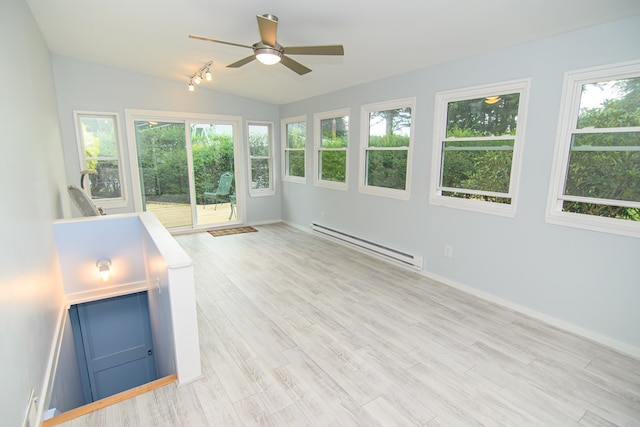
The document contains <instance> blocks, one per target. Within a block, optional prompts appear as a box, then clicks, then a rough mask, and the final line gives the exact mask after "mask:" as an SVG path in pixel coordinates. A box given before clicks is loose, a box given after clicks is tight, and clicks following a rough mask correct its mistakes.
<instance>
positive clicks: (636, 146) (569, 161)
mask: <svg viewBox="0 0 640 427" xmlns="http://www.w3.org/2000/svg"><path fill="white" fill-rule="evenodd" d="M564 94H565V96H564V98H563V109H562V110H561V117H560V122H559V126H560V129H559V131H558V142H557V146H556V161H555V162H554V170H553V176H552V186H551V189H550V192H549V194H550V195H549V208H548V211H547V220H548V221H549V222H554V223H560V224H563V225H570V226H577V227H582V228H589V229H594V230H598V231H607V232H614V233H618V234H624V235H629V234H630V235H637V236H640V62H637V61H636V62H632V63H625V64H618V65H612V66H606V67H598V68H594V69H589V70H581V71H575V72H569V73H567V74H566V75H565V90H564Z"/></svg>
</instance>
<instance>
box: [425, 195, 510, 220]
mask: <svg viewBox="0 0 640 427" xmlns="http://www.w3.org/2000/svg"><path fill="white" fill-rule="evenodd" d="M512 202H513V200H512ZM429 203H430V204H432V205H435V206H444V207H448V208H453V209H463V210H467V211H472V212H479V213H485V214H489V215H498V216H504V217H509V218H513V217H514V216H516V208H515V206H514V205H513V203H511V204H508V205H507V204H504V203H493V202H484V201H481V200H468V199H458V198H454V197H446V196H431V197H430V198H429Z"/></svg>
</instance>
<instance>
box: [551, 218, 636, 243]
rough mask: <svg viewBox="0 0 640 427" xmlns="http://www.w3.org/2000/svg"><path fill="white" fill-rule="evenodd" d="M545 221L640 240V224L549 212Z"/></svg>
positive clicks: (622, 220)
mask: <svg viewBox="0 0 640 427" xmlns="http://www.w3.org/2000/svg"><path fill="white" fill-rule="evenodd" d="M545 221H546V222H547V224H555V225H561V226H565V227H574V228H582V229H584V230H591V231H598V232H601V233H609V234H617V235H620V236H626V237H635V238H640V222H636V221H630V220H625V219H615V218H603V217H597V216H592V215H585V214H578V213H572V212H548V213H547V215H546V216H545Z"/></svg>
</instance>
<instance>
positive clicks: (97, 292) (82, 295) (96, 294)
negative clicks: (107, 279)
mask: <svg viewBox="0 0 640 427" xmlns="http://www.w3.org/2000/svg"><path fill="white" fill-rule="evenodd" d="M148 287H149V286H148V284H147V282H146V281H140V282H132V283H126V284H124V285H118V286H105V287H103V288H99V289H92V290H90V291H83V292H74V293H70V294H67V301H66V302H67V307H68V306H70V305H74V304H82V303H85V302H89V301H96V300H100V299H104V298H112V297H119V296H122V295H128V294H134V293H136V292H143V291H146V290H148Z"/></svg>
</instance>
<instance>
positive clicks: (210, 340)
mask: <svg viewBox="0 0 640 427" xmlns="http://www.w3.org/2000/svg"><path fill="white" fill-rule="evenodd" d="M256 229H257V230H258V232H257V233H247V234H238V235H233V236H225V237H220V238H214V237H212V236H210V235H209V234H207V233H197V234H192V235H181V236H177V237H176V239H177V240H178V242H179V243H180V244H181V245H182V246H183V248H184V249H185V251H186V252H187V253H188V254H189V256H190V257H191V258H192V259H193V261H194V278H195V281H196V299H197V315H198V326H199V336H200V347H201V359H202V368H203V378H202V379H200V380H198V381H195V382H193V383H191V384H187V385H185V386H182V387H176V386H175V385H170V386H166V387H162V388H161V389H158V390H154V391H152V392H149V393H147V394H144V395H140V396H137V397H136V398H134V399H131V400H129V401H126V402H121V403H118V404H116V405H113V406H111V407H109V408H104V409H101V410H99V411H96V412H93V413H90V414H87V415H85V416H82V417H80V418H77V419H75V420H71V421H68V422H67V423H64V424H62V425H64V426H66V427H87V426H90V427H111V426H121V425H123V426H124V425H126V426H130V427H147V426H154V427H155V426H171V427H174V426H189V427H191V426H207V427H209V426H223V427H227V426H230V427H236V426H278V427H280V426H285V427H286V426H322V427H324V426H332V427H333V426H341V427H342V426H388V425H394V426H395V425H416V426H428V427H441V426H464V427H467V426H503V425H504V426H527V427H529V426H541V427H542V426H544V427H549V426H553V427H555V426H561V427H565V426H613V425H617V426H640V360H637V359H634V358H632V357H629V356H626V355H623V354H620V353H617V352H615V351H613V350H611V349H609V348H606V347H604V346H601V345H598V344H597V343H593V342H591V341H589V340H586V339H583V338H581V337H579V336H575V335H573V334H570V333H567V332H564V331H561V330H559V329H557V328H555V327H553V326H550V325H547V324H544V323H542V322H539V321H537V320H535V319H531V318H529V317H527V316H524V315H522V314H520V313H517V312H515V311H513V310H509V309H506V308H503V307H500V306H498V305H496V304H494V303H491V302H488V301H484V300H481V299H479V298H477V297H475V296H473V295H469V294H466V293H464V292H462V291H460V290H457V289H453V288H451V287H449V286H446V285H444V284H442V283H438V282H435V281H433V280H430V279H427V278H425V277H423V276H422V275H420V274H417V273H416V272H415V271H412V270H409V269H404V268H399V267H395V266H393V265H391V264H387V263H385V262H382V261H381V260H379V259H377V258H372V257H369V256H367V255H364V254H362V253H360V252H357V251H354V250H351V249H349V248H347V247H344V246H340V245H336V244H335V243H333V242H330V241H328V240H326V239H322V238H318V237H316V236H314V235H312V234H310V233H306V232H304V231H301V230H299V229H296V228H293V227H290V226H288V225H285V224H271V225H262V226H256Z"/></svg>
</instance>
